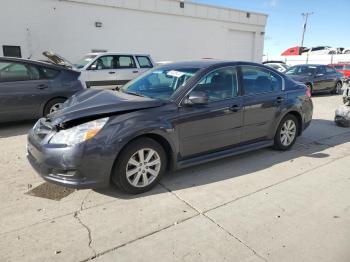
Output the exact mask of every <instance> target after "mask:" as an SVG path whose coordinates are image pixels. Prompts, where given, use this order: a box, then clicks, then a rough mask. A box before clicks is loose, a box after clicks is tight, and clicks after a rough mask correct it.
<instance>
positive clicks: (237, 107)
mask: <svg viewBox="0 0 350 262" xmlns="http://www.w3.org/2000/svg"><path fill="white" fill-rule="evenodd" d="M237 90H238V84H237V73H236V69H235V68H233V67H225V68H222V69H218V70H215V71H213V72H212V73H209V74H208V75H207V76H205V77H204V78H203V79H202V80H201V81H200V82H199V83H198V84H197V85H196V86H195V87H194V89H193V90H192V92H193V91H200V92H205V93H206V94H207V96H208V98H209V103H208V104H207V105H193V106H182V107H181V108H180V109H179V116H178V119H177V120H176V123H175V126H176V129H177V131H178V134H179V141H180V145H179V146H180V152H181V158H183V159H186V158H188V157H191V156H196V155H200V154H204V153H208V152H214V151H216V150H220V149H223V148H226V147H230V146H233V145H236V144H239V143H240V141H241V132H242V121H243V119H242V98H241V97H239V96H238V92H237Z"/></svg>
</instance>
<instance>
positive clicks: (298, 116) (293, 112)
mask: <svg viewBox="0 0 350 262" xmlns="http://www.w3.org/2000/svg"><path fill="white" fill-rule="evenodd" d="M287 115H293V116H294V117H295V118H296V119H297V121H298V126H299V130H298V136H300V135H301V134H302V132H303V117H302V114H301V113H300V112H299V111H298V110H296V109H291V110H289V111H287V112H285V113H284V114H282V115H281V116H280V118H279V119H278V121H277V122H276V125H275V128H274V132H273V135H272V137H274V136H275V135H276V132H277V130H278V127H279V125H280V124H281V121H282V120H283V119H284V118H285V117H286V116H287Z"/></svg>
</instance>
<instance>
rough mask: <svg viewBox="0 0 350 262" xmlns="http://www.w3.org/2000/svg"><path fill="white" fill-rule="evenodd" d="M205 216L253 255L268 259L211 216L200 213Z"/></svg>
mask: <svg viewBox="0 0 350 262" xmlns="http://www.w3.org/2000/svg"><path fill="white" fill-rule="evenodd" d="M202 215H203V216H204V217H205V218H207V219H208V220H210V221H211V222H212V223H213V224H215V225H216V226H217V227H218V228H220V229H221V230H223V231H225V232H226V233H227V234H228V235H230V236H231V237H233V238H234V239H236V240H237V241H238V242H240V243H241V244H242V245H244V246H245V247H247V248H248V249H249V250H250V251H252V252H253V254H254V255H256V256H257V257H259V258H260V259H262V260H264V261H266V262H268V260H267V259H266V258H265V257H263V256H262V255H260V254H259V253H258V252H257V251H256V250H254V249H253V248H252V247H250V246H249V245H248V244H246V243H245V242H243V241H242V240H241V239H239V238H238V237H236V236H235V235H234V234H232V233H231V232H230V231H228V230H227V229H226V228H224V227H223V226H221V225H220V224H219V223H217V222H216V221H215V220H214V219H212V218H211V217H209V216H207V215H206V214H205V213H203V214H202Z"/></svg>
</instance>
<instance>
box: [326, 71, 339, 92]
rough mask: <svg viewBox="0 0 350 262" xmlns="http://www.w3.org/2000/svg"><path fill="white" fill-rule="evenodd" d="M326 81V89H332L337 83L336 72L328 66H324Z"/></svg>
mask: <svg viewBox="0 0 350 262" xmlns="http://www.w3.org/2000/svg"><path fill="white" fill-rule="evenodd" d="M326 81H327V88H328V89H334V87H335V86H336V84H337V81H338V74H337V71H335V69H334V68H332V67H330V66H326Z"/></svg>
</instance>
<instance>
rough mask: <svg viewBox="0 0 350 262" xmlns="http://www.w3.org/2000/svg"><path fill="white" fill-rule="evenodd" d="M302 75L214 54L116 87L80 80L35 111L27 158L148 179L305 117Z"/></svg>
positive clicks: (92, 179) (68, 173) (93, 175)
mask: <svg viewBox="0 0 350 262" xmlns="http://www.w3.org/2000/svg"><path fill="white" fill-rule="evenodd" d="M312 112H313V105H312V101H311V99H310V96H309V93H308V90H307V88H306V86H305V85H304V84H300V83H297V82H295V81H293V80H292V79H290V78H289V77H287V76H285V75H284V74H281V73H279V72H278V71H276V70H273V69H271V68H269V67H266V66H263V65H260V64H255V63H244V62H218V61H213V60H210V61H209V60H207V61H200V62H184V63H175V64H168V65H164V66H161V67H158V68H156V69H153V70H151V71H149V72H147V73H146V74H144V75H142V76H141V77H139V78H137V79H135V80H133V81H132V82H130V83H128V84H126V85H125V86H124V87H123V88H122V90H121V91H120V92H115V91H102V90H91V89H88V90H86V91H84V92H81V93H79V94H76V95H74V96H73V97H72V98H71V99H69V100H68V101H67V102H66V103H65V104H64V106H63V109H62V110H60V111H58V112H57V113H55V114H53V115H50V116H49V117H47V118H42V119H40V120H39V121H38V122H37V123H36V124H35V126H34V128H33V129H32V130H31V131H30V133H29V136H28V159H29V161H30V163H31V164H32V166H33V167H34V168H35V169H36V170H37V172H38V173H39V174H40V175H41V176H42V177H43V178H44V179H46V180H47V181H51V182H53V183H57V184H60V185H64V186H71V187H75V188H95V187H99V186H106V185H108V184H109V183H110V181H113V182H114V183H115V184H116V185H117V186H118V187H119V188H120V189H121V190H123V191H125V192H128V193H141V192H144V191H147V190H149V189H151V188H152V187H153V186H154V185H155V184H156V183H157V182H158V181H159V179H160V178H161V176H162V174H163V173H164V172H165V171H166V170H174V169H179V168H183V167H188V166H191V165H195V164H199V163H203V162H207V161H210V160H214V159H219V158H223V157H227V156H232V155H235V154H239V153H242V152H247V151H251V150H256V149H259V148H263V147H269V146H274V148H276V149H279V150H288V149H290V148H291V147H292V146H293V144H294V142H295V140H296V138H297V136H299V135H301V134H302V132H303V130H304V129H305V128H306V127H307V126H308V125H309V124H310V122H311V119H312Z"/></svg>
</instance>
